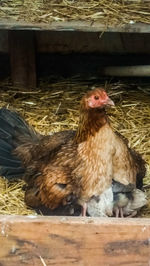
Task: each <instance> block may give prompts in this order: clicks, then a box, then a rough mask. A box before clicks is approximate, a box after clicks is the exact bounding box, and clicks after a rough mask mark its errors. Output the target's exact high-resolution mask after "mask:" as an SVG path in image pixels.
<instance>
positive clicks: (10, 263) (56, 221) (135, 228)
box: [0, 216, 150, 266]
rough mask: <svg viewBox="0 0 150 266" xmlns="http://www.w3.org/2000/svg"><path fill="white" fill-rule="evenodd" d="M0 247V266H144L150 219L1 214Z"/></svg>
mask: <svg viewBox="0 0 150 266" xmlns="http://www.w3.org/2000/svg"><path fill="white" fill-rule="evenodd" d="M0 245H1V248H0V265H3V266H6V265H7V266H16V265H24V264H25V265H36V266H38V265H55V266H60V265H66V266H75V265H76V266H100V265H105V266H107V265H109V266H111V265H112V266H113V265H115V266H118V265H120V266H121V265H128V266H149V265H150V219H144V218H143V219H142V218H140V219H136V218H135V219H131V218H130V219H121V218H120V219H116V218H112V219H108V218H107V219H105V218H100V219H99V218H94V219H93V218H88V217H87V218H82V217H34V216H31V217H23V216H20V217H15V216H0ZM44 263H45V264H44Z"/></svg>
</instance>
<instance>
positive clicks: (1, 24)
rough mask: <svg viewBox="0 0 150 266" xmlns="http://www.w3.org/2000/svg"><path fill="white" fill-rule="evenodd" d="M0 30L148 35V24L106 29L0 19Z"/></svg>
mask: <svg viewBox="0 0 150 266" xmlns="http://www.w3.org/2000/svg"><path fill="white" fill-rule="evenodd" d="M0 29H7V30H50V31H81V32H82V31H86V32H103V31H104V32H133V33H134V32H138V33H150V24H145V23H134V24H126V25H124V26H116V27H106V25H103V24H101V23H99V22H91V21H61V22H60V21H58V22H51V23H28V22H24V21H21V20H20V21H16V20H13V19H0Z"/></svg>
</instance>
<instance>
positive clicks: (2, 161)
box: [0, 108, 38, 179]
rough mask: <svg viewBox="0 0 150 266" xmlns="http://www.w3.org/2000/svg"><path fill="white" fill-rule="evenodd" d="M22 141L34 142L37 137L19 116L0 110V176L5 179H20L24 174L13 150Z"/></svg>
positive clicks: (6, 110)
mask: <svg viewBox="0 0 150 266" xmlns="http://www.w3.org/2000/svg"><path fill="white" fill-rule="evenodd" d="M24 139H28V140H29V141H33V142H35V141H36V140H37V139H38V135H37V134H36V133H35V131H34V130H33V129H32V128H30V127H29V126H28V124H27V123H26V122H25V121H24V120H23V119H22V118H21V116H20V115H19V114H18V113H16V112H14V111H11V110H8V109H6V108H1V109H0V175H1V176H5V177H6V178H8V179H10V178H14V177H15V178H20V177H22V176H23V174H24V168H23V167H22V163H21V160H19V158H17V157H16V156H15V155H14V154H13V150H14V149H15V148H17V147H18V146H19V145H20V144H22V143H23V140H24Z"/></svg>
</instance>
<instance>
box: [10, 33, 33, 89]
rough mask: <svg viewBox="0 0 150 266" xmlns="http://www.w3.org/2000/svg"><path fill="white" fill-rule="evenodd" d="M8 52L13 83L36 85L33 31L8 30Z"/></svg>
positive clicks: (25, 85)
mask: <svg viewBox="0 0 150 266" xmlns="http://www.w3.org/2000/svg"><path fill="white" fill-rule="evenodd" d="M8 37H9V52H10V63H11V78H12V82H13V85H15V86H22V87H24V88H34V87H36V63H35V44H34V33H33V32H32V31H30V32H27V31H9V36H8Z"/></svg>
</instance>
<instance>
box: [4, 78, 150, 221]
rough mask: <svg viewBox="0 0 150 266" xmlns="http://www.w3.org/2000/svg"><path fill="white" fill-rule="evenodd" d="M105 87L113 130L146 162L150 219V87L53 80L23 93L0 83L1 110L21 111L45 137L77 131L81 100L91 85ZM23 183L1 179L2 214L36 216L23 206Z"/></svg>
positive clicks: (146, 211)
mask: <svg viewBox="0 0 150 266" xmlns="http://www.w3.org/2000/svg"><path fill="white" fill-rule="evenodd" d="M93 84H94V85H98V86H100V85H104V86H105V88H106V90H107V91H108V93H109V95H110V96H111V98H112V99H113V100H114V101H115V103H116V106H115V108H112V109H109V110H108V112H109V116H110V120H111V124H112V126H113V127H114V129H116V130H118V131H119V132H120V133H121V134H123V135H124V136H125V137H127V138H128V140H129V143H130V145H131V147H133V148H135V149H136V150H137V151H139V152H140V153H141V154H142V155H143V157H144V158H145V160H146V162H147V175H146V177H145V180H144V183H145V185H146V192H147V194H148V198H149V203H148V205H149V206H148V207H145V208H144V209H143V210H142V212H141V214H140V216H144V217H150V188H149V185H150V104H149V103H150V84H145V85H142V86H138V85H136V84H127V83H121V82H118V83H115V84H108V83H106V82H105V81H99V82H96V81H94V80H92V79H91V80H83V79H80V78H79V77H74V78H71V79H57V81H56V80H54V79H53V78H51V79H50V80H49V81H41V83H40V85H39V87H38V88H37V89H36V90H30V91H24V90H23V89H17V88H14V87H11V85H10V84H9V83H8V82H7V81H6V82H3V83H2V82H1V83H0V95H1V97H0V107H2V106H7V107H9V106H10V107H11V108H14V109H15V110H17V111H19V112H20V113H21V114H22V115H23V116H24V117H25V119H26V120H27V121H28V122H29V123H30V124H31V125H32V126H34V127H35V129H36V130H38V131H39V132H41V133H42V134H49V133H50V132H56V131H59V130H62V129H71V128H72V129H76V127H77V122H78V114H79V101H80V99H81V97H82V95H83V94H84V93H85V92H86V91H87V90H88V89H89V86H91V85H93ZM23 186H24V182H23V181H17V182H14V181H13V182H8V181H7V180H4V179H3V178H0V214H23V215H24V214H25V215H26V214H35V211H34V210H31V209H29V208H27V207H26V206H25V204H24V190H23Z"/></svg>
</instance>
